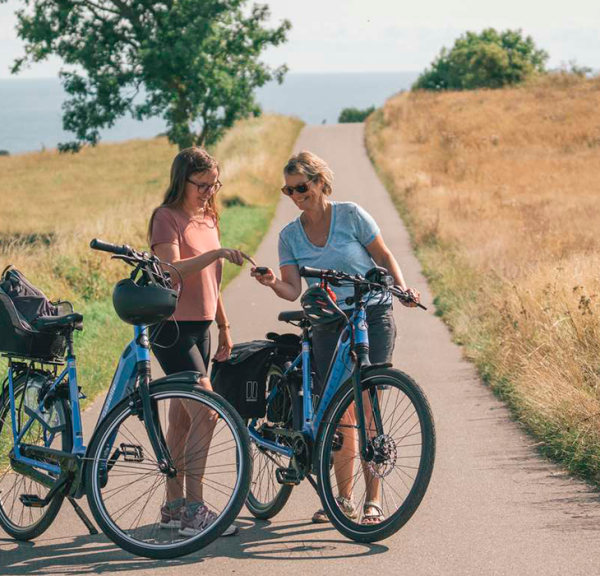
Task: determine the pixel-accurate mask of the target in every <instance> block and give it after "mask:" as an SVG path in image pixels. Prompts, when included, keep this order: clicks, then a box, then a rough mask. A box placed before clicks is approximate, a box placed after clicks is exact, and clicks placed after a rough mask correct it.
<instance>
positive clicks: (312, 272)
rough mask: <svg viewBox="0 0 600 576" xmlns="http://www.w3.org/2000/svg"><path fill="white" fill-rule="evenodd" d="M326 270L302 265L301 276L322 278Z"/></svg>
mask: <svg viewBox="0 0 600 576" xmlns="http://www.w3.org/2000/svg"><path fill="white" fill-rule="evenodd" d="M323 272H324V270H321V269H320V268H310V267H309V266H301V267H300V276H302V277H303V278H322V277H323Z"/></svg>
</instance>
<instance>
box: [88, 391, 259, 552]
mask: <svg viewBox="0 0 600 576" xmlns="http://www.w3.org/2000/svg"><path fill="white" fill-rule="evenodd" d="M150 399H151V403H152V405H153V406H154V409H155V410H156V412H155V415H156V417H157V418H158V420H159V421H161V426H162V427H163V430H167V428H168V425H167V418H168V417H167V410H168V407H169V405H170V404H169V403H170V402H171V401H172V400H183V401H187V402H191V401H195V402H199V403H201V406H200V405H195V406H194V409H200V408H202V409H209V410H212V411H214V412H216V413H217V415H218V419H217V420H216V424H215V426H216V427H215V432H214V433H211V436H210V438H211V440H210V441H209V445H208V447H206V451H207V450H210V449H211V447H212V448H216V449H217V450H218V449H219V446H220V445H221V446H222V445H225V444H227V443H228V442H231V441H233V442H234V443H235V446H234V447H233V448H234V450H233V454H229V455H227V456H226V458H227V462H226V463H225V464H217V466H216V467H215V468H217V472H213V471H209V472H207V470H209V468H210V466H207V465H206V464H201V463H200V460H199V458H200V456H199V454H200V453H203V452H204V451H205V446H204V445H202V446H199V445H198V444H197V445H195V446H194V449H195V450H196V447H199V449H197V450H196V451H195V452H192V454H193V455H195V457H196V458H197V459H196V460H194V461H193V463H192V464H190V461H189V458H190V455H189V454H187V456H186V458H187V460H186V461H185V463H184V464H183V465H184V466H187V467H188V469H189V470H192V469H197V468H194V466H201V467H202V469H203V472H202V474H203V475H204V477H203V480H202V482H203V489H204V491H205V492H207V491H209V488H210V494H211V500H210V501H209V499H208V498H207V497H206V496H204V497H203V500H204V501H206V503H207V505H210V506H212V507H213V508H218V506H217V505H216V504H215V500H219V502H220V501H221V500H222V496H219V495H218V492H219V490H220V488H223V486H220V485H218V482H217V481H215V480H212V479H209V478H208V475H209V474H214V475H216V474H219V478H221V477H223V476H224V475H225V474H228V472H227V471H226V470H225V468H228V469H229V468H232V467H233V468H235V470H234V472H233V477H234V478H235V484H234V486H232V487H229V486H228V487H227V488H231V495H230V497H228V500H227V501H226V502H225V503H224V504H223V506H222V509H221V510H220V513H219V514H218V517H217V519H216V520H215V521H214V523H212V524H211V525H210V526H209V527H208V528H206V529H205V530H203V531H202V532H200V533H199V534H196V535H193V536H190V537H185V539H183V538H182V537H180V536H179V534H178V533H175V531H174V529H172V530H168V531H166V532H165V531H161V530H159V527H160V523H161V521H160V520H159V519H158V518H159V514H160V512H159V510H160V505H161V503H164V500H165V497H164V496H163V494H162V492H161V491H160V490H159V488H160V484H161V482H162V484H165V479H164V478H165V477H164V474H162V473H161V472H160V470H159V469H158V464H157V463H156V462H155V461H153V460H152V457H153V456H154V453H153V451H152V448H151V445H150V442H149V440H148V439H147V435H146V436H145V437H144V435H145V426H144V424H143V421H142V420H141V419H140V417H139V416H138V415H137V414H135V413H134V411H133V410H132V407H133V403H130V400H129V399H125V400H123V401H121V402H120V403H119V404H118V405H117V406H116V407H115V408H114V409H113V410H111V412H110V413H109V414H108V415H107V416H106V418H105V419H104V420H103V422H102V423H101V425H100V426H99V427H98V430H97V431H96V433H95V434H94V437H93V439H92V442H91V444H90V449H89V450H88V454H87V455H86V470H85V480H86V492H87V498H88V502H89V505H90V509H91V511H92V514H93V515H94V518H95V519H96V522H97V523H98V525H99V526H100V527H101V528H102V530H103V532H104V533H105V534H106V535H107V536H108V537H109V538H110V539H111V540H112V541H113V542H115V544H117V545H119V546H120V547H121V548H123V549H125V550H127V551H128V552H131V553H132V554H135V555H137V556H145V557H148V558H153V559H169V558H177V557H180V556H184V555H186V554H191V553H192V552H196V551H197V550H199V549H201V548H203V547H204V546H207V545H208V544H210V543H211V542H212V541H213V540H215V539H216V538H218V537H219V536H220V535H221V534H222V533H223V532H224V531H225V530H226V529H227V528H228V527H229V525H230V524H231V523H232V522H233V521H234V520H235V518H236V517H237V515H238V513H239V512H240V510H241V508H242V506H243V505H244V502H245V500H246V497H247V495H248V490H249V487H250V479H251V477H252V459H251V455H250V441H249V438H248V433H247V430H246V428H245V427H244V424H243V421H242V419H241V418H240V416H239V415H238V414H237V412H236V411H235V410H234V409H233V407H232V406H231V405H230V404H229V403H228V402H227V401H225V400H224V399H223V398H221V396H219V395H218V394H215V393H214V392H210V391H207V390H204V389H202V388H200V387H198V386H190V384H189V383H176V382H175V383H174V382H169V383H165V384H158V385H151V386H150ZM198 414H199V412H198ZM200 417H202V416H199V418H200ZM219 425H221V428H219V430H218V432H216V430H217V427H218V426H219ZM193 428H194V422H193V421H192V422H190V425H189V429H190V430H192V429H193ZM227 430H228V431H229V432H227ZM222 432H225V434H227V435H231V438H232V439H228V440H226V441H225V442H222V438H223V437H221V438H219V440H218V442H219V443H218V444H217V445H216V446H215V444H214V442H215V439H216V438H217V437H218V435H219V434H221V433H222ZM119 436H122V437H123V438H125V439H126V440H127V443H126V444H123V443H121V444H119ZM203 438H204V437H203ZM203 438H201V440H203ZM136 442H139V444H136ZM115 445H117V446H118V448H117V449H115V450H113V448H114V446H115ZM124 446H129V448H127V447H126V448H123V447H124ZM132 446H133V448H131V447H132ZM186 449H187V448H186ZM118 450H120V451H121V454H120V455H118V453H117V451H118ZM123 450H125V452H123ZM127 450H129V451H130V452H131V454H132V455H133V457H132V459H130V460H129V461H128V460H127V459H126V458H127V456H124V454H125V453H126V452H127ZM225 450H226V449H222V451H223V452H225ZM110 452H112V455H111V456H110V457H109V455H108V454H110ZM218 454H220V452H216V453H214V456H217V455H218ZM115 455H116V456H115ZM145 455H146V456H145ZM147 455H150V458H149V459H148V458H147ZM115 457H116V460H114V461H113V460H111V459H114V458H115ZM211 458H212V456H211V455H209V456H208V457H207V460H208V461H210V459H211ZM223 458H225V457H221V460H223ZM111 462H113V464H112V465H111V467H110V469H108V465H109V463H111ZM136 464H139V465H138V466H136ZM204 466H206V468H204ZM219 468H220V469H219ZM128 476H133V477H134V478H135V477H136V476H137V478H136V479H134V480H133V481H132V482H129V480H128ZM153 476H154V477H156V479H157V481H158V486H156V485H155V486H151V487H150V488H149V489H147V490H146V491H144V488H145V487H146V486H147V484H149V483H152V482H154V480H153ZM229 477H231V474H229V476H228V478H229ZM120 482H122V483H121V484H119V483H120ZM134 484H135V486H134V487H133V488H132V486H133V485H134ZM215 486H217V487H215ZM126 490H129V491H130V492H131V491H132V490H133V494H134V500H132V503H128V504H126V505H125V506H124V507H123V506H121V508H117V506H120V504H118V501H117V500H113V501H112V502H111V503H110V504H109V503H108V501H109V500H110V499H111V498H113V496H116V495H118V494H121V499H122V498H123V493H124V492H126ZM140 492H141V495H140ZM157 492H158V495H157ZM221 493H222V494H225V496H228V494H226V493H225V492H223V490H221ZM215 494H216V496H215ZM125 497H127V496H126V495H125ZM144 498H145V504H144ZM213 498H214V500H213ZM151 500H153V503H152V506H151V507H150V508H149V506H150V502H151ZM142 505H143V506H142ZM117 515H119V516H118V517H117ZM136 515H137V516H136ZM131 518H133V519H134V522H135V527H134V526H133V523H132V524H131V525H130V526H129V528H126V527H125V525H126V524H127V523H128V522H129V521H130V519H131ZM142 521H143V522H145V523H149V524H141V523H142ZM144 538H146V539H144Z"/></svg>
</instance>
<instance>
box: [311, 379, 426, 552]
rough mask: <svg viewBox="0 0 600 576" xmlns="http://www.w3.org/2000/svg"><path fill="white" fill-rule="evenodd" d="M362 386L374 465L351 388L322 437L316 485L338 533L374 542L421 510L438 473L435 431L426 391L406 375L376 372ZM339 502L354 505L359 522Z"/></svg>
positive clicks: (329, 417) (327, 417) (329, 418)
mask: <svg viewBox="0 0 600 576" xmlns="http://www.w3.org/2000/svg"><path fill="white" fill-rule="evenodd" d="M361 385H362V390H363V404H364V412H365V420H366V427H367V438H368V439H369V444H370V446H371V449H372V450H373V454H374V457H373V458H371V459H369V461H364V460H363V459H362V457H361V455H360V450H359V448H358V427H357V425H356V423H355V417H353V415H354V391H353V387H352V382H348V383H347V384H346V385H345V386H344V387H343V388H342V389H341V390H340V391H339V392H338V393H337V395H336V397H335V398H334V400H333V401H332V404H331V407H330V408H329V409H328V411H327V413H326V414H325V417H324V419H323V424H322V427H321V430H320V432H319V438H320V441H319V444H318V446H317V455H318V456H317V457H318V466H317V468H318V482H319V489H320V493H321V500H322V502H323V505H324V507H325V510H326V511H327V514H328V516H329V518H330V519H331V521H332V523H333V524H334V526H335V527H336V528H337V529H338V530H339V531H340V532H341V533H342V534H344V535H345V536H347V537H348V538H350V539H352V540H355V541H357V542H376V541H379V540H383V539H384V538H388V537H389V536H391V535H392V534H394V533H396V532H397V531H398V530H400V528H402V526H403V525H404V524H405V523H406V522H408V520H409V519H410V518H411V516H412V515H413V514H414V512H415V511H416V509H417V507H418V506H419V504H420V503H421V500H422V499H423V496H424V495H425V492H426V491H427V487H428V485H429V480H430V478H431V474H432V471H433V463H434V458H435V428H434V423H433V417H432V415H431V409H430V407H429V403H428V402H427V399H426V397H425V395H424V394H423V391H422V390H421V388H420V387H419V386H418V385H417V384H416V382H414V380H412V379H411V378H410V377H409V376H407V375H406V374H404V373H403V372H401V371H400V370H394V369H393V368H378V369H373V370H371V371H369V372H368V373H367V374H366V375H365V377H364V378H363V380H362V382H361ZM348 410H350V415H352V416H350V422H349V421H348V415H347V412H348ZM376 411H378V412H379V414H380V415H381V420H380V422H381V424H382V428H383V429H382V430H380V431H377V430H376V426H375V422H376V418H375V412H376ZM338 496H343V497H344V498H349V499H351V501H353V502H354V505H355V507H356V513H357V515H356V517H354V518H350V517H349V516H350V515H348V514H347V510H346V513H345V511H344V509H343V508H342V506H341V505H340V503H339V502H338V500H337V499H336V497H338ZM343 502H345V501H343ZM368 504H375V506H372V505H371V506H369V505H368ZM378 512H380V513H378ZM366 515H368V516H371V517H370V518H365V516H366ZM352 516H354V515H352Z"/></svg>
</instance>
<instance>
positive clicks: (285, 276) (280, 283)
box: [251, 265, 302, 302]
mask: <svg viewBox="0 0 600 576" xmlns="http://www.w3.org/2000/svg"><path fill="white" fill-rule="evenodd" d="M279 271H280V272H281V280H280V279H279V278H277V277H276V276H275V272H273V270H272V269H271V268H269V271H268V272H267V273H266V274H258V273H257V272H255V271H254V269H252V274H251V275H252V277H254V278H256V279H257V280H258V281H259V282H260V283H261V284H262V285H263V286H269V288H271V289H272V290H273V292H275V294H277V296H279V297H280V298H283V299H284V300H289V301H290V302H293V301H294V300H297V299H298V296H300V294H301V293H302V278H301V277H300V271H299V270H298V266H295V265H290V266H282V267H281V268H280V269H279Z"/></svg>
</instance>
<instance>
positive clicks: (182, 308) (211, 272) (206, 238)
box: [150, 206, 223, 321]
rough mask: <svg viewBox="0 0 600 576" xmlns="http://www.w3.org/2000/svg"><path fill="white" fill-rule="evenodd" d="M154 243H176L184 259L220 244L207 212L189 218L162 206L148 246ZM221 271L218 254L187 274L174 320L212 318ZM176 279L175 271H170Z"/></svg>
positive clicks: (213, 317) (213, 223) (153, 245)
mask: <svg viewBox="0 0 600 576" xmlns="http://www.w3.org/2000/svg"><path fill="white" fill-rule="evenodd" d="M157 244H176V245H177V246H179V257H180V258H181V259H182V260H184V259H186V258H192V257H193V256H198V255H199V254H203V253H205V252H208V251H210V250H217V249H219V248H220V247H221V243H220V242H219V234H218V231H217V225H216V222H215V221H214V220H213V218H212V217H210V216H205V217H204V219H201V218H195V217H194V218H192V217H190V216H188V215H187V214H185V213H184V212H182V211H181V210H178V209H177V208H169V207H167V206H161V207H160V208H159V209H158V210H157V211H156V214H155V216H154V221H153V222H152V239H151V242H150V247H151V248H152V249H153V250H154V247H155V246H156V245H157ZM222 275H223V262H222V260H221V259H220V258H219V259H218V260H216V261H215V262H213V263H212V264H210V265H209V266H206V268H203V269H202V270H200V272H196V273H194V274H190V275H189V276H186V277H185V278H184V280H183V294H182V296H181V297H180V299H179V303H178V305H177V310H176V312H175V315H174V318H175V320H182V321H183V320H214V319H215V314H216V311H217V300H218V298H219V287H220V285H221V278H222ZM171 278H172V279H173V280H174V281H176V280H177V275H176V274H174V273H171Z"/></svg>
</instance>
